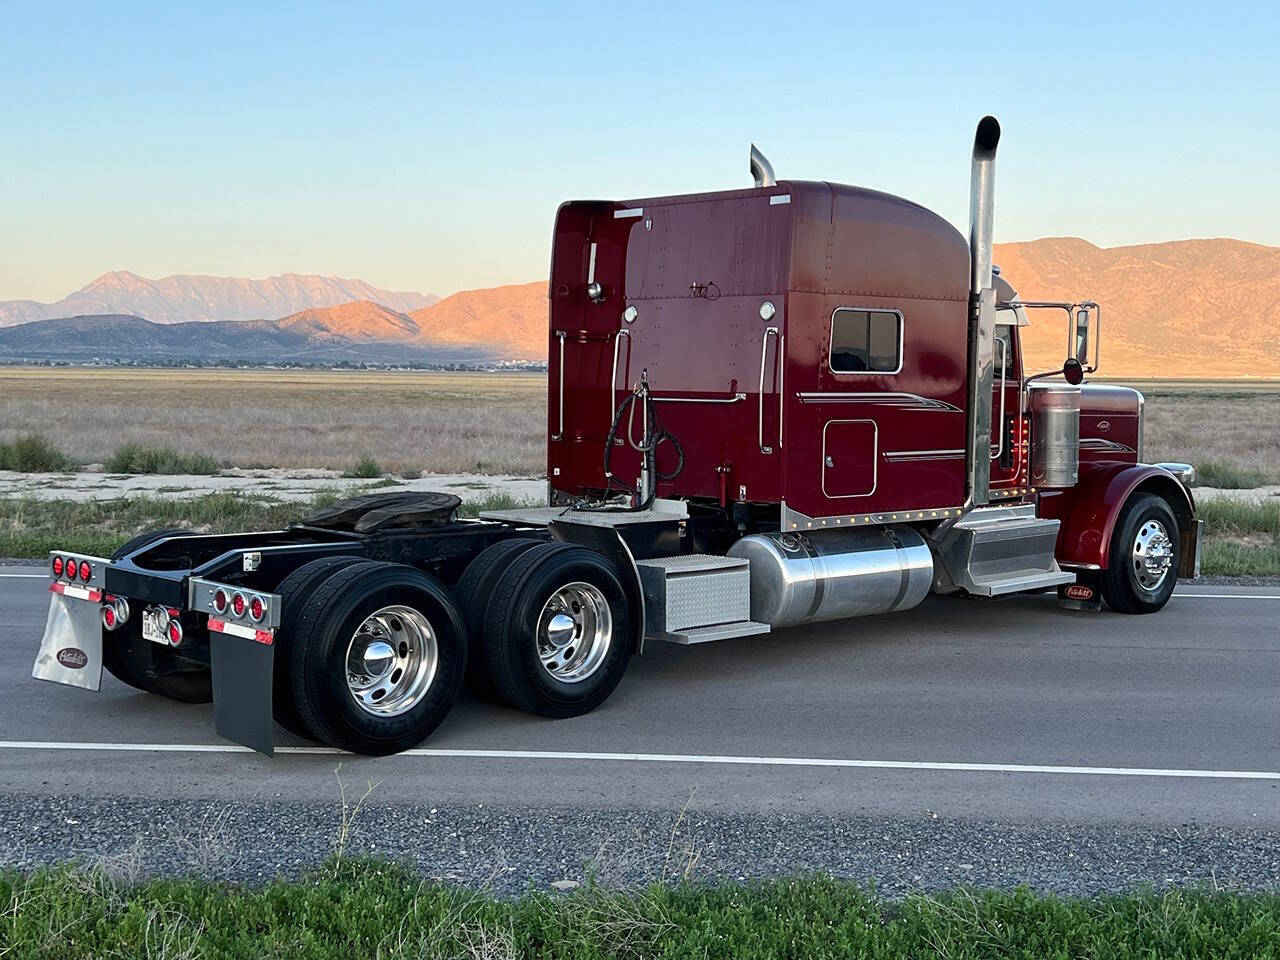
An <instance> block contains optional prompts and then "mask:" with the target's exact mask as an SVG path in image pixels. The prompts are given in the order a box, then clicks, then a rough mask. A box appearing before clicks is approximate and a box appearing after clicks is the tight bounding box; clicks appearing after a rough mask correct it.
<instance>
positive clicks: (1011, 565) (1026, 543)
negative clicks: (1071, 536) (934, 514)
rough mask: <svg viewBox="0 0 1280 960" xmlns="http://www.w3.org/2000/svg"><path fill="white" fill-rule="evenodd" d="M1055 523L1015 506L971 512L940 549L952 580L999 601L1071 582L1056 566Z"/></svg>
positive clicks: (1032, 509)
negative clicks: (1003, 598)
mask: <svg viewBox="0 0 1280 960" xmlns="http://www.w3.org/2000/svg"><path fill="white" fill-rule="evenodd" d="M1057 540H1058V521H1057V520H1053V519H1048V518H1044V517H1037V516H1036V514H1035V507H1034V506H1032V505H1029V504H1026V505H1023V504H1019V505H1017V506H1011V507H988V508H986V509H981V510H974V511H973V512H972V513H970V514H969V515H968V516H966V517H965V518H964V519H963V520H961V521H960V522H959V523H957V524H956V525H955V527H954V528H952V530H951V532H950V533H949V534H947V536H946V538H945V539H944V540H943V541H942V544H941V547H940V549H939V555H940V556H941V559H942V562H943V565H944V566H945V567H946V571H947V574H948V575H949V576H950V577H951V580H952V582H953V583H954V584H955V585H956V586H958V587H961V588H962V589H964V590H965V591H966V592H967V593H970V594H973V595H974V596H979V597H998V596H1003V595H1004V594H1008V593H1021V592H1023V591H1027V590H1043V589H1046V588H1048V587H1056V586H1060V585H1061V584H1064V583H1074V582H1075V579H1076V577H1075V574H1074V573H1068V572H1066V571H1064V570H1062V569H1061V568H1060V567H1059V566H1058V561H1057V560H1056V559H1054V555H1053V552H1054V549H1055V546H1056V544H1057Z"/></svg>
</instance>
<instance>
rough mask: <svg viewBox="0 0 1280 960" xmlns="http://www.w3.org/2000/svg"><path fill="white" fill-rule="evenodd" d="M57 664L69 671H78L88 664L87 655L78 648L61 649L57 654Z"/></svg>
mask: <svg viewBox="0 0 1280 960" xmlns="http://www.w3.org/2000/svg"><path fill="white" fill-rule="evenodd" d="M57 658H58V662H59V663H60V664H62V665H63V666H64V667H67V668H69V669H71V670H79V669H81V668H82V667H83V666H84V665H85V664H86V663H88V662H89V655H88V654H87V653H85V652H84V651H83V650H81V649H80V648H79V647H63V648H62V649H61V650H59V651H58V653H57Z"/></svg>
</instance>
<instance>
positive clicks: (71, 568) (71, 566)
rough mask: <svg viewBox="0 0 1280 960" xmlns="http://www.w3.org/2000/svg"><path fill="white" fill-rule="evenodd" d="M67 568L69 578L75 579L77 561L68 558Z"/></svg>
mask: <svg viewBox="0 0 1280 960" xmlns="http://www.w3.org/2000/svg"><path fill="white" fill-rule="evenodd" d="M66 570H67V579H68V580H74V579H75V578H76V562H75V561H74V560H70V559H69V560H67V567H66Z"/></svg>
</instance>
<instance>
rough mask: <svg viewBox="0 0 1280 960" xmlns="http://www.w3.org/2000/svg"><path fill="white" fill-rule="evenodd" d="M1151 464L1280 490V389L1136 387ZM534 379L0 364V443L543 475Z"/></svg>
mask: <svg viewBox="0 0 1280 960" xmlns="http://www.w3.org/2000/svg"><path fill="white" fill-rule="evenodd" d="M1134 385H1135V386H1137V387H1138V388H1139V389H1141V390H1143V392H1144V393H1145V394H1146V396H1147V406H1146V411H1147V420H1146V443H1147V451H1146V456H1147V458H1148V459H1150V460H1183V461H1187V462H1189V463H1194V464H1197V465H1202V464H1205V463H1209V462H1212V463H1216V464H1219V465H1222V466H1225V467H1227V468H1232V469H1234V470H1236V471H1240V472H1243V473H1244V474H1246V475H1257V476H1260V477H1264V478H1266V479H1268V480H1270V481H1271V482H1280V384H1277V383H1275V382H1270V383H1266V382H1262V383H1230V382H1214V381H1206V382H1202V383H1195V382H1191V381H1185V382H1169V381H1163V382H1160V383H1135V384H1134ZM545 411H546V379H545V377H544V376H542V375H536V374H484V373H476V374H467V373H429V372H407V373H399V372H389V371H325V370H315V371H293V370H288V371H286V370H148V369H127V368H93V369H80V368H65V367H0V443H3V442H6V441H12V440H13V439H15V438H16V437H17V436H19V435H21V434H24V433H30V432H39V433H43V434H44V435H45V436H46V437H48V438H49V440H51V441H52V442H53V444H54V445H55V446H56V447H57V448H58V449H59V450H61V451H62V452H63V453H65V454H67V455H68V456H69V457H71V459H72V460H73V461H77V462H80V463H105V462H106V461H107V460H108V459H110V457H111V455H112V454H113V453H115V451H116V450H117V449H118V448H119V447H120V446H122V445H123V444H126V443H137V444H140V445H142V446H144V447H168V448H173V449H175V450H177V451H178V452H179V453H183V454H207V455H208V456H210V457H212V458H213V459H214V460H216V461H217V462H218V463H219V464H221V465H223V466H229V467H235V466H242V467H249V466H268V467H329V468H333V469H339V470H346V469H349V468H350V467H351V466H352V465H353V464H355V462H356V461H357V460H359V459H360V458H361V457H362V456H366V455H368V456H372V457H374V458H375V459H376V460H377V461H378V463H379V464H380V465H381V466H382V467H384V468H385V469H388V470H391V471H393V472H402V471H412V470H426V471H431V472H436V473H454V472H456V473H515V474H524V475H536V474H540V473H541V472H542V470H543V469H544V464H545V452H544V446H543V439H542V438H543V433H544V431H545V426H544V424H545V415H546V414H545Z"/></svg>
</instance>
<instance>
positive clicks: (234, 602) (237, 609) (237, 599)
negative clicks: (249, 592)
mask: <svg viewBox="0 0 1280 960" xmlns="http://www.w3.org/2000/svg"><path fill="white" fill-rule="evenodd" d="M244 608H245V601H244V594H243V593H238V592H237V593H236V595H235V596H233V597H232V598H231V612H232V613H234V614H235V615H236V616H237V617H243V616H244Z"/></svg>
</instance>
